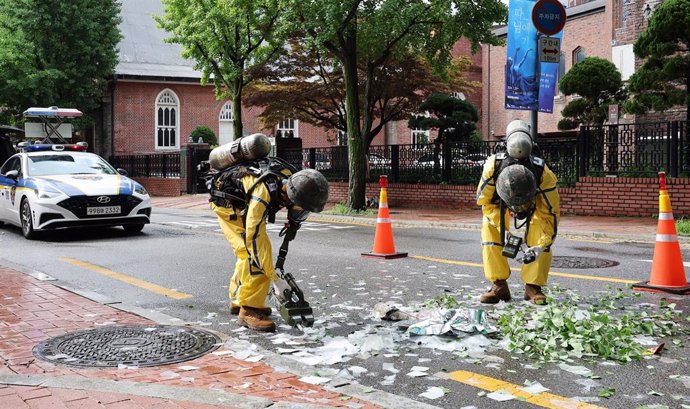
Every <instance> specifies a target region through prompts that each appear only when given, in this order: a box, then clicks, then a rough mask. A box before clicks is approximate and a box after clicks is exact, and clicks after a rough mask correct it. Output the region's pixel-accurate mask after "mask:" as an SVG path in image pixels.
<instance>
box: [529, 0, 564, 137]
mask: <svg viewBox="0 0 690 409" xmlns="http://www.w3.org/2000/svg"><path fill="white" fill-rule="evenodd" d="M565 19H566V12H565V8H564V7H563V4H561V2H560V1H559V0H539V1H537V3H536V4H535V5H534V7H533V8H532V23H534V27H536V29H537V39H536V40H537V44H536V50H538V51H537V52H536V53H535V59H536V60H535V64H536V70H535V72H536V81H538V82H537V83H538V84H539V85H540V86H541V72H540V71H541V60H542V58H541V55H542V54H543V51H542V49H541V47H540V46H541V38H542V36H551V35H554V34H557V33H559V32H560V31H561V30H563V27H564V26H565ZM557 55H558V56H559V58H560V43H559V50H558V53H557ZM530 126H531V128H532V139H533V140H534V141H536V140H537V134H538V132H537V130H538V126H539V107H537V109H536V110H534V111H530Z"/></svg>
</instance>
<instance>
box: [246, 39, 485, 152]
mask: <svg viewBox="0 0 690 409" xmlns="http://www.w3.org/2000/svg"><path fill="white" fill-rule="evenodd" d="M289 49H290V52H287V53H284V54H283V55H282V56H281V57H280V58H279V59H278V60H277V61H276V62H275V63H273V64H269V65H266V66H265V67H264V68H263V71H264V72H263V73H260V74H258V76H260V77H262V78H263V80H261V81H257V82H255V83H254V84H253V85H252V86H250V87H248V89H247V92H246V93H245V95H246V100H245V103H246V104H247V106H253V107H258V108H261V109H262V113H261V115H260V117H261V119H262V122H263V124H264V125H265V126H266V127H267V128H270V127H272V126H274V125H275V124H276V123H278V122H279V121H280V120H282V119H284V118H295V119H298V120H300V121H301V122H306V123H310V124H312V125H315V126H318V127H323V128H326V129H337V130H339V131H342V132H347V123H346V115H345V109H344V108H345V105H344V101H345V88H344V84H343V72H342V69H341V68H342V67H341V66H340V65H339V64H338V63H337V61H336V60H335V59H334V58H333V57H332V55H330V53H328V52H327V51H326V52H320V51H319V50H318V49H317V48H315V47H309V46H307V45H305V44H304V43H302V42H300V41H299V39H295V41H292V42H291V46H290V47H289ZM453 65H454V69H453V70H452V72H451V74H450V75H449V79H448V80H446V79H444V78H441V77H440V76H439V75H436V74H435V73H434V72H432V71H431V69H430V67H429V65H428V64H427V63H426V61H424V60H423V59H421V58H419V57H417V56H413V55H407V56H405V57H404V58H402V59H401V60H400V61H398V60H391V61H388V62H387V63H386V64H384V65H382V66H381V67H378V68H377V69H376V70H375V72H374V81H373V82H372V88H373V89H372V91H371V93H372V95H373V98H374V103H373V104H371V105H369V106H368V109H370V110H371V112H369V113H368V115H370V116H371V117H374V118H377V121H376V122H375V124H374V125H373V126H372V127H371V129H370V130H369V131H368V133H367V134H366V135H363V137H364V139H365V141H366V145H367V146H369V145H370V144H371V142H372V140H373V139H374V137H376V135H378V134H379V133H380V132H381V130H382V129H383V128H384V127H385V126H386V124H387V123H389V122H390V121H396V120H400V119H403V118H409V116H410V115H411V114H413V113H415V112H417V107H418V106H419V104H420V103H422V101H423V100H424V98H426V97H427V96H429V95H430V94H431V93H432V92H435V91H445V92H452V91H463V92H468V91H470V90H471V89H473V88H474V87H478V86H479V85H480V84H479V83H478V82H474V81H468V80H467V79H466V77H465V73H466V72H467V71H468V70H469V69H470V67H471V65H472V63H471V61H470V59H469V58H467V57H463V58H457V59H455V60H454V61H453ZM359 70H360V73H361V72H362V71H363V70H364V67H359ZM358 89H359V93H360V95H359V97H360V100H361V99H363V98H364V88H363V87H359V88H358Z"/></svg>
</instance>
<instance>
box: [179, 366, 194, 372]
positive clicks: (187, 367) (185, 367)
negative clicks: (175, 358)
mask: <svg viewBox="0 0 690 409" xmlns="http://www.w3.org/2000/svg"><path fill="white" fill-rule="evenodd" d="M177 369H180V370H182V371H193V370H195V369H199V367H198V366H192V365H182V366H178V367H177Z"/></svg>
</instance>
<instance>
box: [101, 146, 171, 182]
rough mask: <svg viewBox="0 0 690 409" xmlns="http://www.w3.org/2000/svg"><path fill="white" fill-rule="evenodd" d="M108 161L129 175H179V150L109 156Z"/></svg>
mask: <svg viewBox="0 0 690 409" xmlns="http://www.w3.org/2000/svg"><path fill="white" fill-rule="evenodd" d="M109 162H110V164H111V165H113V166H114V167H115V168H122V169H124V170H126V171H127V175H128V176H131V177H145V178H152V177H154V178H179V177H180V168H181V165H180V153H179V152H174V153H150V154H140V155H119V156H111V157H110V161H109Z"/></svg>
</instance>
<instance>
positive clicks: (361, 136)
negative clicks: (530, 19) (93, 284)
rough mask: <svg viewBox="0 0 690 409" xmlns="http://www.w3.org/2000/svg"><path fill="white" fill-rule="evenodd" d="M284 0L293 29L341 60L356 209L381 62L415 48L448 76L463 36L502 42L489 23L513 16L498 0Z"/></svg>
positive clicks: (351, 203) (361, 204) (351, 199)
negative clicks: (300, 31) (453, 56)
mask: <svg viewBox="0 0 690 409" xmlns="http://www.w3.org/2000/svg"><path fill="white" fill-rule="evenodd" d="M284 1H285V2H286V3H287V4H288V5H289V6H288V8H289V10H291V12H292V13H294V15H295V17H294V18H292V19H291V20H292V21H293V22H294V25H295V28H299V29H302V30H306V33H307V37H308V38H309V39H310V40H311V41H312V43H313V44H315V45H316V46H317V47H319V48H321V49H322V50H326V51H328V52H330V53H331V54H332V55H333V57H334V58H335V59H336V60H337V62H338V64H339V65H340V66H341V67H342V72H343V85H344V89H345V113H346V122H347V135H348V158H349V168H350V169H349V170H350V172H349V174H350V179H349V191H348V201H347V206H348V207H349V208H350V209H354V210H359V209H364V208H365V206H366V203H365V187H366V165H365V164H366V152H367V143H366V139H365V135H367V134H368V133H369V130H370V129H371V128H372V127H373V126H374V123H375V122H376V120H377V118H375V117H373V116H372V115H371V113H372V112H373V110H371V109H369V107H370V106H371V105H373V104H374V103H375V101H376V98H375V97H374V94H373V90H374V87H373V81H374V79H375V73H376V69H377V68H378V67H381V66H382V65H384V64H385V63H387V62H388V61H390V60H392V59H400V58H401V57H403V56H404V55H406V54H408V53H411V54H413V55H418V56H421V57H424V58H425V59H426V60H427V61H428V62H429V64H430V67H431V68H432V69H433V70H434V71H435V72H437V73H439V74H441V75H443V74H445V73H446V72H447V69H448V67H449V66H450V62H451V52H452V48H453V45H454V44H455V43H456V41H457V40H458V39H459V38H461V37H465V38H467V39H469V40H470V41H471V42H472V44H473V45H474V46H475V49H476V46H477V45H478V44H479V43H488V44H499V43H500V41H499V40H498V39H497V38H496V37H495V36H494V35H493V34H492V33H491V27H492V25H493V24H494V23H496V22H502V21H504V20H505V18H506V15H507V10H506V7H505V5H504V4H503V3H502V2H501V1H500V0H483V1H481V2H478V1H472V0H450V1H448V0H429V1H409V0H284ZM360 67H362V68H363V69H360ZM360 89H363V96H362V97H361V98H360Z"/></svg>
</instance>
